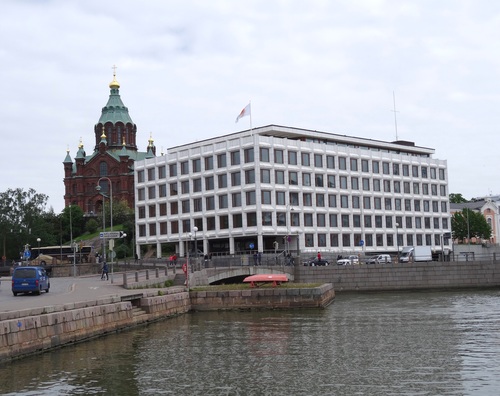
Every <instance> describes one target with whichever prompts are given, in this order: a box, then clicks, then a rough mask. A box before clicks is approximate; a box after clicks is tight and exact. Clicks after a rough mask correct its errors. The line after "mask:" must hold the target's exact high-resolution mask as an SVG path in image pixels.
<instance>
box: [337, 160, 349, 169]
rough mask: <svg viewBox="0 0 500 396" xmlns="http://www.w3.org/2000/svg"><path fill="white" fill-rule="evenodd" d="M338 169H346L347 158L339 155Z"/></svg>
mask: <svg viewBox="0 0 500 396" xmlns="http://www.w3.org/2000/svg"><path fill="white" fill-rule="evenodd" d="M339 169H340V170H347V159H346V158H345V157H339Z"/></svg>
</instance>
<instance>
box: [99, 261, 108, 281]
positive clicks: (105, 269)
mask: <svg viewBox="0 0 500 396" xmlns="http://www.w3.org/2000/svg"><path fill="white" fill-rule="evenodd" d="M104 277H106V280H109V276H108V263H106V262H104V263H103V264H102V270H101V280H104Z"/></svg>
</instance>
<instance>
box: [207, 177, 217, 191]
mask: <svg viewBox="0 0 500 396" xmlns="http://www.w3.org/2000/svg"><path fill="white" fill-rule="evenodd" d="M214 186H215V183H214V177H213V176H208V177H205V190H207V191H210V190H213V189H214Z"/></svg>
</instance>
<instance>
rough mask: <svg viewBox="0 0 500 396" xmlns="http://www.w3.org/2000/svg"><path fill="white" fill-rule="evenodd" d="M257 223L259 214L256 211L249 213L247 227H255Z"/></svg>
mask: <svg viewBox="0 0 500 396" xmlns="http://www.w3.org/2000/svg"><path fill="white" fill-rule="evenodd" d="M256 225H257V214H256V213H255V212H251V213H247V227H255V226H256Z"/></svg>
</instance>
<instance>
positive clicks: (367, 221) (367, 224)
mask: <svg viewBox="0 0 500 396" xmlns="http://www.w3.org/2000/svg"><path fill="white" fill-rule="evenodd" d="M363 221H364V223H365V227H367V228H371V227H372V217H371V216H370V215H365V216H364V219H363Z"/></svg>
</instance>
